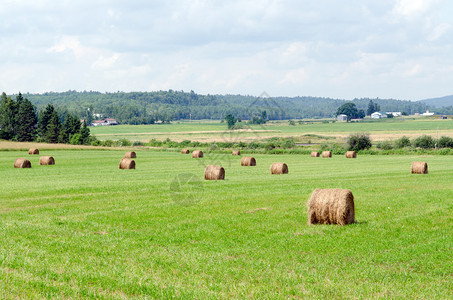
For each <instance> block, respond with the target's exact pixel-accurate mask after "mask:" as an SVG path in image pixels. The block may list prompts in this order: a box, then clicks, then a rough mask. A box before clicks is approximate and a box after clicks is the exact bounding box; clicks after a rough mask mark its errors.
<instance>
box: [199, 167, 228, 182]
mask: <svg viewBox="0 0 453 300" xmlns="http://www.w3.org/2000/svg"><path fill="white" fill-rule="evenodd" d="M204 179H205V180H224V179H225V169H224V168H223V167H220V166H214V165H207V166H206V169H205V170H204Z"/></svg>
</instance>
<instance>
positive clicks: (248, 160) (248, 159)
mask: <svg viewBox="0 0 453 300" xmlns="http://www.w3.org/2000/svg"><path fill="white" fill-rule="evenodd" d="M241 166H246V167H254V166H256V160H255V158H254V157H252V156H244V157H243V158H242V159H241Z"/></svg>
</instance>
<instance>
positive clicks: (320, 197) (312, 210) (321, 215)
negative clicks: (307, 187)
mask: <svg viewBox="0 0 453 300" xmlns="http://www.w3.org/2000/svg"><path fill="white" fill-rule="evenodd" d="M307 206H308V224H317V223H319V224H338V225H346V224H351V223H354V196H353V195H352V192H351V191H350V190H344V189H315V190H314V191H313V192H312V194H311V197H310V199H309V200H308V203H307Z"/></svg>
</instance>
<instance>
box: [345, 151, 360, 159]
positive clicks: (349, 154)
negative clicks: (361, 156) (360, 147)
mask: <svg viewBox="0 0 453 300" xmlns="http://www.w3.org/2000/svg"><path fill="white" fill-rule="evenodd" d="M345 156H346V158H357V152H355V151H346V154H345Z"/></svg>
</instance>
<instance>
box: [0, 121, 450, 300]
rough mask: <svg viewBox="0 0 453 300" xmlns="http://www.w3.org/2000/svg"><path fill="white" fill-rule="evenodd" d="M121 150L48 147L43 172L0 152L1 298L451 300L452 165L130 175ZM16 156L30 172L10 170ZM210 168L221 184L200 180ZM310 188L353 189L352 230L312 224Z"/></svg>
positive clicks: (306, 162)
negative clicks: (423, 170) (420, 170)
mask: <svg viewBox="0 0 453 300" xmlns="http://www.w3.org/2000/svg"><path fill="white" fill-rule="evenodd" d="M116 128H121V127H116ZM116 128H115V130H116ZM124 152H125V151H118V150H46V151H42V152H41V155H52V156H53V157H54V158H55V161H56V165H55V166H39V165H38V161H39V156H29V155H28V154H27V153H26V152H24V151H0V180H1V181H0V186H1V194H0V205H1V206H0V208H1V215H0V216H1V217H0V298H2V299H5V298H6V299H16V298H26V299H29V298H101V299H102V298H104V299H122V298H170V297H176V298H184V299H187V298H198V299H199V298H247V297H250V298H281V299H287V298H290V299H291V298H296V299H298V298H312V299H321V298H329V299H330V298H333V299H345V298H346V299H363V298H413V299H435V298H437V299H451V298H452V297H453V260H452V256H453V230H452V229H453V226H452V224H453V189H452V182H453V157H451V156H426V157H414V156H409V155H406V156H365V155H362V156H359V157H358V158H357V159H346V158H344V157H343V156H334V157H333V158H331V159H323V158H311V157H309V156H306V155H264V154H263V155H255V158H256V159H257V166H256V167H241V166H240V157H234V156H226V155H219V154H209V153H208V154H207V155H206V156H205V158H203V159H192V158H191V157H190V155H182V154H179V153H177V152H157V151H152V150H139V151H137V158H136V163H137V168H136V170H119V169H118V163H119V160H120V158H121V157H122V156H123V154H124ZM19 156H22V157H24V156H25V157H26V158H29V159H31V161H32V166H33V167H32V168H31V169H14V168H13V163H14V160H15V158H16V157H19ZM412 161H426V162H427V163H428V166H429V174H427V175H414V174H410V166H411V162H412ZM272 162H286V163H287V164H288V166H289V174H287V175H270V172H269V167H270V164H271V163H272ZM206 164H222V165H223V166H224V167H225V169H226V180H225V181H204V180H203V171H204V166H205V165H206ZM186 181H188V183H187V184H185V182H186ZM315 188H348V189H351V190H352V192H353V194H354V196H355V207H356V223H355V224H352V225H348V226H344V227H340V226H333V225H330V226H329V225H315V226H308V225H307V209H306V202H307V200H308V198H309V196H310V194H311V192H312V191H313V190H314V189H315Z"/></svg>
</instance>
